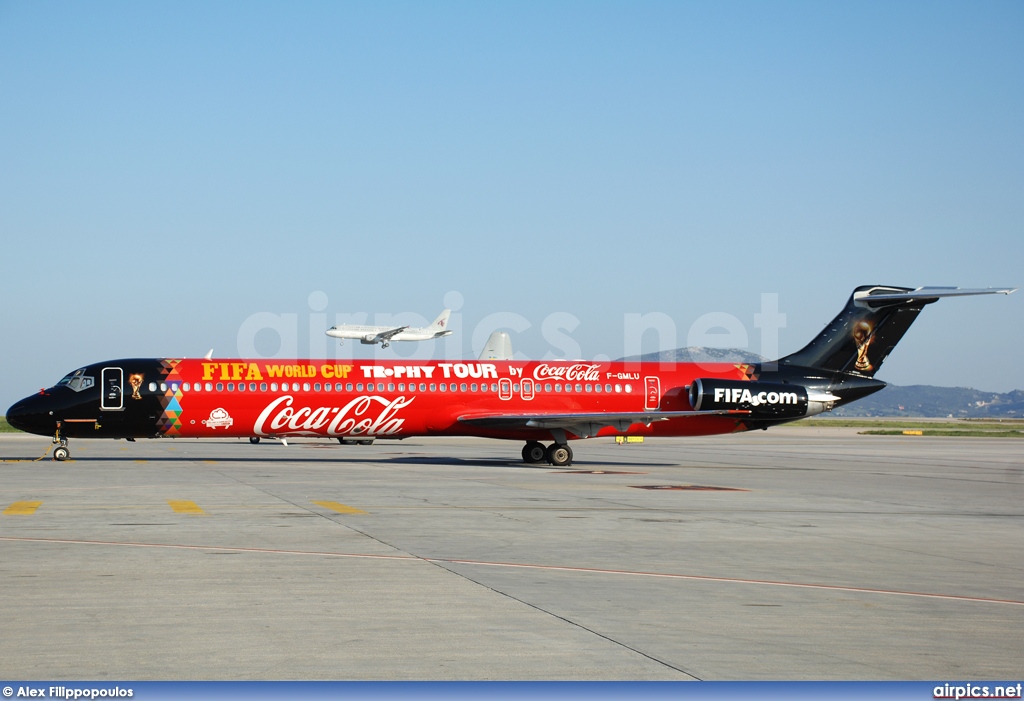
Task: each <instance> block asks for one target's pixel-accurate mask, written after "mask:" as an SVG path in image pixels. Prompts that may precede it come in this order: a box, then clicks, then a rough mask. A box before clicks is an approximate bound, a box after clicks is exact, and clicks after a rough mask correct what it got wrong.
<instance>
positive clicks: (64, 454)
mask: <svg viewBox="0 0 1024 701" xmlns="http://www.w3.org/2000/svg"><path fill="white" fill-rule="evenodd" d="M70 457H71V451H70V450H68V448H67V446H65V445H59V446H57V447H56V448H54V449H53V459H54V460H57V461H58V462H64V461H65V460H67V459H68V458H70Z"/></svg>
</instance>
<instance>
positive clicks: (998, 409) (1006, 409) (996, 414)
mask: <svg viewBox="0 0 1024 701" xmlns="http://www.w3.org/2000/svg"><path fill="white" fill-rule="evenodd" d="M622 360H642V361H645V362H659V361H660V362H676V363H761V362H764V361H765V360H767V358H764V357H762V356H760V355H758V354H757V353H751V352H749V351H745V350H741V349H739V348H705V347H701V346H691V347H689V348H675V349H673V350H667V351H659V352H657V353H645V354H644V355H640V356H636V355H633V356H629V357H628V358H623V359H622ZM831 415H832V416H908V417H910V416H928V417H941V418H945V417H949V416H952V417H954V418H990V419H994V418H1024V391H1022V390H1019V389H1018V390H1013V391H1012V392H1005V393H1002V394H1000V393H999V392H982V391H981V390H977V389H971V388H970V387H935V386H932V385H908V386H906V387H901V386H899V385H889V386H888V387H886V388H885V389H883V390H882V391H880V392H876V393H875V394H872V395H871V396H870V397H866V398H864V399H861V400H859V401H856V402H853V403H852V404H847V405H846V406H844V407H840V408H839V409H836V410H835V411H833V412H832V414H831Z"/></svg>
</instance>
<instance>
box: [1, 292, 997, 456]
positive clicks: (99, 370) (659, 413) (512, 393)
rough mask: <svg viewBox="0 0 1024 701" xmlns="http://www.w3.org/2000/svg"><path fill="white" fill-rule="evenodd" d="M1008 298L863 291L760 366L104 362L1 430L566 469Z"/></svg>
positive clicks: (810, 389)
mask: <svg viewBox="0 0 1024 701" xmlns="http://www.w3.org/2000/svg"><path fill="white" fill-rule="evenodd" d="M1010 292H1013V290H1012V289H1008V288H986V289H973V290H966V289H958V288H954V287H922V288H917V289H909V288H905V287H883V286H878V285H870V286H863V287H858V288H857V289H856V290H854V292H853V294H852V295H851V296H850V299H849V301H848V302H847V303H846V306H845V307H844V308H843V310H842V311H841V312H840V313H839V315H838V316H837V317H836V318H835V319H834V320H833V321H832V322H831V323H830V324H829V325H828V326H826V327H825V328H824V329H823V330H822V331H821V333H819V334H818V336H817V337H815V338H814V339H813V340H812V341H811V342H810V343H809V344H807V346H805V347H804V348H803V349H801V350H799V351H797V352H796V353H793V354H791V355H787V356H786V357H784V358H781V359H779V360H778V361H776V362H774V363H763V364H753V365H750V364H732V363H717V364H706V363H701V364H696V363H659V362H655V363H646V362H621V361H620V362H596V361H595V362H586V361H563V360H545V361H525V360H522V361H521V360H514V359H495V360H487V359H480V360H473V361H464V362H454V361H402V360H393V361H373V360H365V361H364V360H352V361H348V362H345V363H340V362H338V361H331V360H293V361H281V360H259V361H253V360H213V359H205V358H203V359H196V360H184V359H176V358H142V359H126V360H110V361H106V362H102V363H95V364H93V365H88V366H86V367H83V368H79V369H78V370H75V371H73V372H70V373H68V374H67V375H66V376H65V377H64V378H63V379H62V380H61V381H60V382H58V383H57V384H56V385H54V386H53V387H50V388H49V389H44V390H40V392H39V393H38V394H35V395H33V396H31V397H26V398H25V399H22V400H21V401H19V402H17V403H16V404H15V405H14V406H12V407H11V408H10V409H9V410H8V412H7V421H8V422H9V423H10V424H11V425H12V426H14V427H15V428H18V429H21V430H22V431H28V432H29V433H36V434H40V435H48V436H53V441H54V444H55V445H56V446H57V447H56V448H55V449H54V451H53V457H54V459H56V460H66V459H67V458H68V457H69V456H70V453H69V451H68V439H70V438H126V439H128V440H135V439H136V438H160V437H181V438H207V437H209V438H213V437H218V438H223V437H229V436H234V437H248V438H249V439H250V440H252V441H253V442H258V440H259V439H260V438H261V437H275V438H280V439H287V438H290V437H297V436H308V437H322V438H337V439H338V440H339V441H340V442H342V443H357V442H358V443H366V442H371V441H373V440H375V439H385V438H390V439H401V438H407V437H410V436H483V437H489V438H502V439H508V440H518V441H523V442H524V446H523V450H522V456H523V460H524V461H526V462H528V463H539V462H543V461H547V462H549V463H550V464H552V465H557V466H563V465H569V464H571V463H572V458H573V453H572V449H571V448H570V447H569V441H570V440H575V439H581V438H592V437H594V436H612V435H641V436H703V435H711V434H720V433H736V432H740V431H750V430H754V429H767V428H769V427H771V426H775V425H778V424H781V423H785V422H787V421H793V420H796V419H799V418H803V417H804V416H812V415H814V414H819V413H821V412H824V411H831V410H832V409H833V408H835V407H837V406H841V405H843V404H846V403H848V402H852V401H854V400H857V399H860V398H862V397H865V396H867V395H869V394H872V393H874V392H877V391H878V390H880V389H882V388H883V387H885V383H884V382H881V381H879V380H876V379H874V375H875V373H876V372H877V371H878V368H879V366H881V364H882V362H883V361H884V360H885V358H886V357H887V356H888V355H889V352H890V351H891V350H892V349H893V347H894V346H895V345H896V343H897V342H898V341H899V340H900V339H901V338H902V337H903V334H904V333H905V332H906V331H907V329H908V328H909V327H910V325H911V324H912V323H913V321H914V319H916V318H917V315H918V314H919V313H920V312H921V310H922V309H923V308H924V306H925V305H928V304H931V303H933V302H935V301H937V300H938V299H939V298H940V297H954V296H962V295H979V294H993V293H1002V294H1009V293H1010ZM446 314H447V312H445V314H443V315H442V317H441V318H442V319H443V318H444V316H445V315H446ZM492 340H494V341H495V344H496V345H502V344H499V343H497V341H499V340H500V339H492ZM494 355H496V356H497V357H499V358H509V357H510V354H509V353H506V352H505V351H502V352H498V353H495V354H494ZM545 442H547V445H545Z"/></svg>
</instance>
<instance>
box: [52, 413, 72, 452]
mask: <svg viewBox="0 0 1024 701" xmlns="http://www.w3.org/2000/svg"><path fill="white" fill-rule="evenodd" d="M60 429H61V423H60V421H58V422H57V432H56V433H55V434H54V435H53V442H54V443H58V444H59V445H58V446H57V447H56V448H54V449H53V459H54V460H56V461H58V462H64V461H65V460H67V459H68V458H70V457H71V451H70V450H68V439H67V438H65V437H64V435H63V434H62V433H61V430H60Z"/></svg>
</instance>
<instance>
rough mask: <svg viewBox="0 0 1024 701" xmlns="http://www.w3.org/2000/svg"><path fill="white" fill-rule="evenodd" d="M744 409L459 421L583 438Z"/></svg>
mask: <svg viewBox="0 0 1024 701" xmlns="http://www.w3.org/2000/svg"><path fill="white" fill-rule="evenodd" d="M749 415H750V412H749V411H745V410H741V409H721V410H715V411H633V412H622V413H611V412H608V413H598V414H582V413H581V414H501V415H497V414H483V415H481V414H477V415H466V416H460V417H459V421H460V422H461V423H464V424H468V425H470V426H479V427H480V428H489V429H499V430H500V429H510V430H511V429H522V428H547V429H561V430H563V431H568V432H569V433H572V434H573V435H576V436H579V437H580V438H589V437H591V436H594V435H597V432H598V431H600V430H601V429H602V428H605V427H607V426H612V427H614V428H615V430H617V431H628V430H629V427H630V426H632V425H633V424H652V423H654V422H655V421H668V420H669V419H680V418H687V417H695V416H749Z"/></svg>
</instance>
